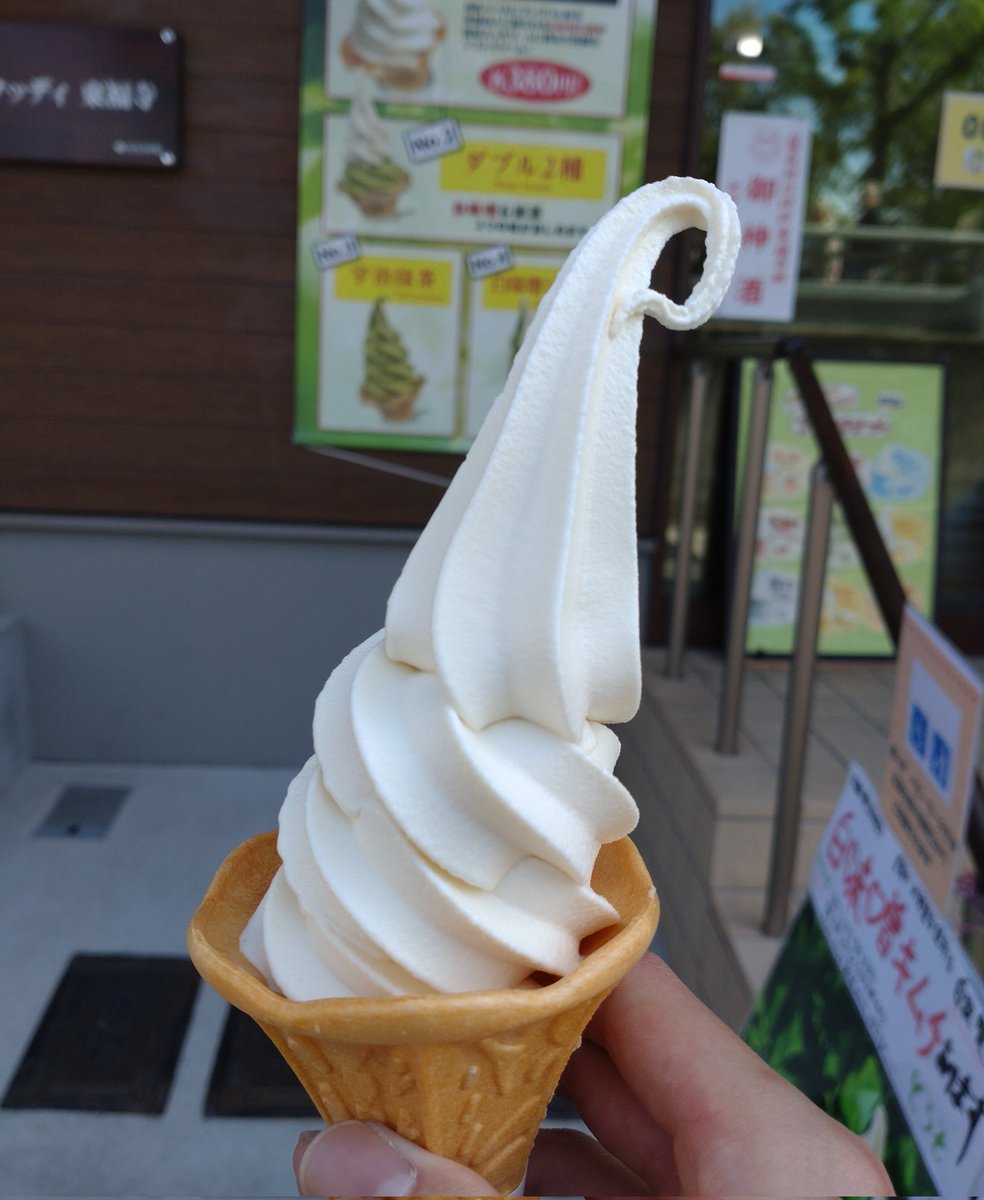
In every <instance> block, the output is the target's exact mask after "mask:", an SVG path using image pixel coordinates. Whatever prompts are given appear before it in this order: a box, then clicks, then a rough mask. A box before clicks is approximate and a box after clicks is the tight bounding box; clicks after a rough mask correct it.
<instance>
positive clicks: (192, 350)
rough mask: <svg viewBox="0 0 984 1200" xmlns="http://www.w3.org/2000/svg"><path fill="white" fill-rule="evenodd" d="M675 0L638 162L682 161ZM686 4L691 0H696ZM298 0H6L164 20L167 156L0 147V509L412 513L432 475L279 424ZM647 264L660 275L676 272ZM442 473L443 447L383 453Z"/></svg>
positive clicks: (14, 8) (644, 392)
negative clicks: (175, 45)
mask: <svg viewBox="0 0 984 1200" xmlns="http://www.w3.org/2000/svg"><path fill="white" fill-rule="evenodd" d="M694 7H695V6H694V5H693V4H692V3H691V2H690V0H661V3H660V11H659V18H658V24H657V48H656V59H655V65H654V85H653V123H652V133H651V138H650V147H649V155H648V169H647V175H648V177H649V178H651V179H655V178H660V177H662V176H664V175H668V174H673V173H679V172H680V171H681V170H682V169H683V168H684V166H685V162H686V131H687V108H688V103H689V100H688V97H689V83H690V76H691V69H692V68H691V56H692V53H693V48H694V45H695V40H694V39H695V25H696V23H697V20H696V18H695V13H694ZM697 7H698V8H699V7H700V6H697ZM301 8H302V6H301V3H300V0H279V2H278V3H272V2H271V0H207V2H205V3H203V2H202V0H144V3H141V4H139V5H136V4H134V3H133V0H21V2H20V3H16V2H14V0H6V2H5V3H4V4H3V6H2V10H0V16H2V17H4V18H7V19H15V20H16V19H23V20H32V21H39V20H51V21H65V22H86V23H89V22H91V23H96V24H118V25H133V24H139V25H141V26H144V27H151V28H152V27H155V26H158V25H159V26H164V25H171V26H173V27H174V28H175V29H176V30H177V31H178V32H179V33H180V34H181V36H182V38H183V40H184V46H185V109H184V160H183V164H182V166H181V168H180V170H178V171H176V172H175V173H173V174H166V173H163V172H160V173H158V172H141V171H139V170H129V169H98V168H87V167H62V166H55V165H18V164H9V163H7V164H3V165H2V166H0V180H2V182H0V228H2V229H3V230H4V235H3V237H2V239H0V508H3V509H6V510H8V511H33V512H60V513H106V514H134V515H148V516H150V515H153V516H179V517H199V518H233V519H235V518H249V519H261V520H271V521H313V522H337V523H343V524H349V523H351V524H382V525H419V524H422V523H423V522H424V521H425V520H426V519H427V517H428V516H429V515H430V512H431V511H432V509H433V506H434V504H435V503H436V501H437V499H438V498H439V495H440V490H439V489H438V488H436V487H434V486H433V485H427V484H424V483H418V482H414V481H411V480H407V479H403V478H394V477H391V476H386V475H383V474H380V473H379V472H376V471H372V470H368V469H366V468H365V467H361V466H358V465H354V464H352V463H348V462H340V461H336V460H333V459H331V458H327V457H325V456H323V455H320V454H317V453H315V452H313V451H311V450H308V449H305V448H302V447H299V446H295V445H293V444H292V440H291V439H292V424H293V395H292V386H293V384H292V377H293V353H294V347H293V336H294V255H295V246H294V238H295V205H296V183H295V171H296V149H297V108H298V77H299V64H300V38H301ZM672 280H673V272H672V271H671V270H670V269H669V268H663V269H662V270H661V272H660V275H659V282H660V286H665V287H671V286H672ZM667 346H668V339H667V336H666V335H665V334H663V333H662V332H657V331H654V330H648V331H647V335H646V338H645V344H644V351H643V362H642V368H641V371H640V393H641V403H640V420H639V428H640V459H639V472H640V499H639V505H640V529H641V532H643V533H646V534H652V533H653V531H654V527H655V526H654V522H656V521H658V520H659V513H660V511H661V510H660V504H659V503H658V497H659V494H660V486H661V485H660V483H659V479H658V474H659V473H658V472H657V469H656V463H657V450H656V447H657V441H658V439H659V438H660V436H662V431H664V429H665V424H666V422H665V420H663V419H662V418H661V413H665V411H666V409H665V390H666V372H665V361H666V352H667ZM377 457H379V458H382V459H390V460H393V461H396V462H400V463H406V464H409V465H412V466H414V467H416V468H418V469H421V470H424V471H429V472H433V473H437V474H440V475H445V476H447V475H450V474H451V473H452V472H453V470H454V468H455V466H456V465H457V461H458V460H457V459H456V458H453V457H449V456H446V455H420V454H413V455H410V454H404V455H401V454H391V455H378V456H377Z"/></svg>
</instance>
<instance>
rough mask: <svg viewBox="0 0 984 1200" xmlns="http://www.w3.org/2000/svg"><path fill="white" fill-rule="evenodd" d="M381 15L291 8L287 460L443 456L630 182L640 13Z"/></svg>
mask: <svg viewBox="0 0 984 1200" xmlns="http://www.w3.org/2000/svg"><path fill="white" fill-rule="evenodd" d="M392 8H393V11H392V12H390V9H389V8H386V9H381V10H380V12H379V13H376V14H375V15H373V11H371V9H370V6H368V5H366V4H363V3H358V2H357V0H331V3H327V2H326V0H305V26H304V46H303V70H302V93H301V137H300V153H299V218H298V239H297V268H298V269H297V280H298V283H297V344H296V364H295V393H296V402H295V414H296V415H295V439H296V440H297V441H299V442H303V443H308V444H335V445H341V446H362V447H367V448H379V449H405V450H429V451H435V450H436V451H447V452H453V453H460V452H463V451H465V450H467V448H468V446H469V445H470V444H471V440H472V438H473V437H474V436H475V434H476V432H477V430H478V428H479V426H480V425H481V423H482V420H483V419H484V417H485V415H486V413H487V412H488V409H489V408H490V406H491V404H492V402H493V401H494V399H495V398H496V396H497V395H498V394H499V392H500V391H501V390H502V387H503V385H504V383H505V380H506V376H507V375H508V373H509V370H510V367H511V366H512V362H513V359H514V358H515V355H516V352H517V350H518V349H519V346H520V344H521V342H522V340H523V337H524V335H525V332H526V330H527V328H528V327H529V324H530V322H531V320H532V317H533V314H534V313H535V311H536V307H537V304H538V303H539V301H540V298H541V297H542V296H543V295H544V294H545V293H546V291H547V290H548V288H549V287H550V284H551V283H552V282H553V279H554V278H555V277H556V275H557V273H558V271H559V270H560V268H561V266H562V265H563V262H564V259H565V258H566V256H567V254H568V252H569V251H570V250H571V249H572V248H573V247H574V246H575V245H576V244H577V242H578V241H579V240H580V238H581V237H582V236H583V235H584V233H586V232H587V230H588V229H589V228H590V227H591V226H592V225H593V224H595V222H596V221H598V220H599V219H600V218H601V217H602V216H603V215H604V214H605V213H606V212H607V211H608V209H609V208H611V207H612V205H613V204H615V202H616V201H617V200H618V199H619V197H620V196H622V195H624V194H626V193H627V192H629V191H631V190H633V188H635V187H637V186H638V185H639V184H641V183H642V182H643V179H644V166H645V144H646V135H647V124H648V114H649V88H650V74H651V59H652V46H653V37H654V33H655V21H656V0H604V2H599V0H510V2H509V3H508V4H504V3H502V0H401V3H400V4H398V5H395V6H392ZM397 10H399V12H397ZM397 17H399V19H396V18H397ZM391 18H392V20H391ZM388 22H390V23H388Z"/></svg>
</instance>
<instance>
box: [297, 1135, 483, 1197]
mask: <svg viewBox="0 0 984 1200" xmlns="http://www.w3.org/2000/svg"><path fill="white" fill-rule="evenodd" d="M294 1174H295V1175H296V1176H297V1189H298V1191H299V1192H300V1194H301V1195H302V1196H494V1195H496V1190H495V1188H494V1187H492V1185H491V1184H489V1183H486V1181H485V1180H484V1179H483V1178H482V1177H481V1175H476V1174H475V1172H474V1171H472V1170H470V1169H469V1168H468V1167H463V1166H461V1165H460V1163H456V1162H452V1161H451V1160H450V1159H447V1158H439V1157H438V1156H437V1155H436V1154H431V1153H430V1152H429V1151H427V1150H422V1149H421V1147H420V1146H417V1145H415V1144H414V1143H413V1142H408V1141H407V1140H406V1138H402V1137H400V1135H399V1134H396V1133H394V1132H393V1131H392V1130H391V1129H387V1128H386V1126H385V1125H377V1124H376V1122H375V1121H342V1122H341V1123H340V1124H338V1125H329V1126H328V1128H327V1129H324V1130H322V1131H321V1132H320V1133H316V1134H310V1133H302V1134H301V1139H300V1141H299V1142H298V1143H297V1146H296V1148H295V1150H294Z"/></svg>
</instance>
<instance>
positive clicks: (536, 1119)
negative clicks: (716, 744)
mask: <svg viewBox="0 0 984 1200" xmlns="http://www.w3.org/2000/svg"><path fill="white" fill-rule="evenodd" d="M279 865H280V859H279V857H278V855H277V849H276V834H275V833H273V832H271V833H265V834H261V835H259V836H258V837H255V838H252V839H251V840H250V841H248V842H245V843H244V844H243V845H242V846H240V847H239V848H238V849H236V850H234V851H233V852H232V854H230V855H229V857H228V858H227V859H226V860H225V862H224V863H223V864H222V865H221V867H220V868H219V870H218V872H217V873H216V876H215V878H214V879H213V881H212V883H211V885H210V886H209V889H208V891H207V893H206V895H205V898H204V900H203V901H202V904H201V907H200V908H199V909H198V911H197V912H196V913H195V916H194V918H193V919H192V922H191V925H190V927H189V930H188V946H189V950H190V952H191V957H192V959H193V961H194V963H195V966H196V967H197V968H198V970H199V971H200V972H201V974H202V976H203V977H204V978H205V979H206V980H207V981H208V982H209V983H210V984H211V985H212V986H213V987H214V988H215V989H216V991H218V992H220V993H221V994H222V995H223V996H224V997H225V998H226V999H227V1000H228V1001H229V1003H230V1004H232V1005H234V1006H235V1007H236V1008H239V1009H242V1010H243V1012H246V1013H248V1014H249V1015H250V1016H251V1017H252V1018H253V1019H254V1020H255V1021H256V1022H257V1023H258V1024H259V1025H260V1026H261V1028H262V1029H263V1030H264V1032H265V1033H266V1034H267V1036H268V1037H270V1039H271V1040H272V1041H273V1042H274V1044H275V1045H276V1046H277V1049H278V1050H279V1051H280V1053H281V1054H282V1055H283V1056H284V1058H285V1059H286V1061H287V1063H288V1064H289V1065H290V1067H291V1069H292V1070H293V1071H294V1073H295V1075H296V1076H297V1078H298V1079H299V1080H300V1081H301V1083H302V1084H303V1085H304V1088H305V1090H306V1091H307V1093H308V1095H309V1096H310V1097H311V1099H312V1100H313V1101H314V1103H315V1105H316V1106H317V1108H318V1111H319V1112H320V1113H321V1115H322V1117H323V1118H324V1119H325V1121H327V1122H328V1123H329V1124H331V1123H334V1122H338V1121H345V1120H350V1119H357V1120H373V1121H380V1122H382V1123H383V1124H384V1125H388V1126H389V1127H390V1128H391V1129H395V1130H396V1131H397V1132H398V1133H400V1134H402V1135H403V1136H404V1137H406V1138H409V1139H410V1140H411V1141H414V1142H417V1143H419V1144H420V1145H421V1146H423V1147H425V1148H426V1149H428V1150H431V1151H433V1152H434V1153H435V1154H440V1155H442V1156H443V1157H445V1158H452V1159H455V1160H457V1161H458V1162H461V1163H464V1164H465V1165H467V1166H469V1167H471V1168H472V1169H473V1170H475V1171H477V1172H478V1173H479V1174H480V1175H482V1176H484V1177H485V1178H486V1179H487V1180H488V1181H489V1182H490V1183H491V1184H492V1185H493V1186H494V1187H495V1188H497V1189H498V1190H499V1192H500V1193H502V1194H507V1193H509V1192H510V1191H512V1190H513V1189H515V1188H516V1187H517V1186H518V1185H519V1184H520V1182H521V1181H522V1178H523V1173H524V1171H525V1169H526V1161H527V1158H528V1157H529V1153H530V1147H531V1146H532V1144H533V1139H534V1137H535V1136H536V1133H537V1129H538V1128H539V1124H540V1122H541V1120H542V1119H543V1116H544V1113H545V1112H546V1108H547V1104H548V1102H549V1100H550V1097H551V1096H552V1095H553V1092H554V1089H555V1087H556V1086H557V1081H558V1079H559V1078H560V1074H561V1072H562V1071H563V1069H564V1065H565V1064H566V1062H567V1060H568V1058H569V1057H570V1055H571V1054H572V1053H573V1051H574V1050H575V1048H576V1047H577V1045H578V1043H579V1041H580V1038H581V1033H582V1031H583V1029H584V1027H585V1026H586V1025H587V1023H588V1021H589V1020H590V1019H591V1016H592V1015H593V1014H594V1012H595V1010H596V1009H597V1007H598V1006H599V1004H601V1002H602V1000H604V999H605V997H606V996H607V995H608V993H609V992H610V991H611V990H612V989H613V988H614V987H615V985H616V984H617V983H618V981H619V980H620V979H621V978H622V976H623V975H625V973H626V972H627V971H628V970H629V968H630V967H632V966H633V964H634V963H635V962H637V961H638V959H639V958H641V957H642V955H643V953H644V952H645V951H646V949H647V948H648V946H649V943H650V941H651V940H652V936H653V933H654V932H655V929H656V922H657V919H658V915H659V902H658V900H657V898H656V893H655V891H654V889H653V886H652V882H651V881H650V879H649V875H648V873H647V872H646V868H645V866H644V865H643V862H642V859H641V858H640V857H639V853H638V851H637V850H636V849H635V847H634V846H633V845H632V843H631V842H630V841H629V839H628V838H623V839H622V840H621V841H618V842H613V843H611V844H610V845H607V846H604V847H603V848H602V851H601V854H600V855H599V858H598V862H597V864H596V866H595V872H594V878H593V880H592V883H593V886H594V887H595V889H596V890H597V891H599V892H600V893H601V894H602V895H604V896H605V897H607V899H608V900H609V901H610V902H611V903H612V904H613V905H614V907H615V908H616V910H617V911H618V913H619V921H618V923H617V924H615V925H612V926H610V927H609V928H608V929H605V930H602V931H600V932H599V933H596V934H592V935H591V936H590V937H589V938H587V939H585V942H584V945H583V947H582V949H583V951H584V954H585V957H584V959H583V961H582V962H581V964H580V966H578V967H577V969H576V970H574V971H572V972H571V974H570V975H567V976H565V977H564V978H563V979H561V980H558V981H556V982H553V983H550V982H545V983H543V984H542V985H539V986H526V987H519V988H507V989H502V990H499V991H489V992H467V993H461V994H457V995H427V996H390V997H383V998H367V999H334V1000H307V1001H294V1000H288V999H286V998H285V997H284V996H281V995H279V994H278V993H277V992H274V991H272V990H271V989H270V988H269V987H268V986H267V984H266V983H265V981H264V980H263V979H262V977H261V976H260V974H259V973H258V972H257V971H256V970H255V968H254V967H253V966H252V965H251V964H250V963H249V962H248V961H247V960H246V959H245V958H244V957H243V955H242V954H241V953H240V950H239V936H240V934H241V933H242V930H243V927H244V926H245V924H246V922H247V921H248V920H249V918H250V916H251V915H252V913H253V911H254V910H255V908H256V906H257V904H258V903H259V901H260V899H261V897H262V896H263V894H264V892H265V891H266V889H267V886H268V884H269V882H270V880H271V879H272V878H273V875H274V873H275V871H276V870H277V868H278V867H279Z"/></svg>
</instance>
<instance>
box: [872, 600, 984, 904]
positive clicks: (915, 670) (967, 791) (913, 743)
mask: <svg viewBox="0 0 984 1200" xmlns="http://www.w3.org/2000/svg"><path fill="white" fill-rule="evenodd" d="M982 704H984V683H982V682H981V680H980V678H979V677H978V676H977V675H976V674H975V673H974V671H973V670H971V668H970V665H969V664H968V663H967V662H966V660H965V659H964V658H963V657H962V656H961V655H960V654H959V653H958V652H957V650H956V649H955V648H954V647H953V646H952V645H951V644H950V643H949V642H948V641H947V639H946V638H944V637H943V635H942V634H941V633H940V632H939V630H937V629H936V628H934V627H933V626H932V625H930V624H929V622H928V621H925V620H923V618H922V617H920V616H919V614H918V613H917V612H915V611H914V610H913V609H912V608H911V607H907V608H906V610H905V614H904V616H903V620H902V636H901V638H900V640H899V652H898V659H897V662H896V668H895V700H894V704H893V706H892V718H891V725H890V728H889V753H888V761H887V763H886V767H885V774H884V777H883V779H882V785H881V792H880V797H881V806H882V809H883V811H884V813H885V815H886V817H887V819H888V821H889V824H890V825H891V826H892V829H893V830H894V832H895V836H896V837H897V838H898V839H899V841H900V842H901V844H902V845H903V847H904V848H905V851H906V854H907V855H908V857H909V860H910V861H911V862H912V863H913V865H914V866H915V868H916V870H917V871H918V872H919V875H920V876H921V878H922V881H923V883H924V884H925V886H926V889H927V891H928V892H929V894H930V895H931V896H932V897H933V899H934V900H935V901H936V903H937V904H938V905H939V906H940V907H941V908H944V907H945V906H946V904H947V902H948V900H949V898H950V894H951V891H952V888H953V881H954V876H955V875H956V870H957V865H958V862H957V859H958V855H959V853H960V850H961V848H962V846H963V839H964V833H965V830H966V826H967V816H968V813H969V811H970V799H971V795H972V792H973V787H974V769H975V766H976V763H977V750H978V745H979V742H980V730H981V710H982Z"/></svg>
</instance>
